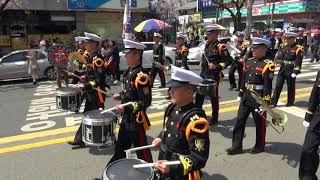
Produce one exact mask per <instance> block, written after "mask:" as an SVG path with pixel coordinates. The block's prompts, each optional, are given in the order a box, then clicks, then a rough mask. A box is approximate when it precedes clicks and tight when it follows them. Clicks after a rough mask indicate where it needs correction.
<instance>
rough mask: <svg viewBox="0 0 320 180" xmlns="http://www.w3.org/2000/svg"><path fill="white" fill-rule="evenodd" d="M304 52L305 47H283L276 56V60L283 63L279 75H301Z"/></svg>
mask: <svg viewBox="0 0 320 180" xmlns="http://www.w3.org/2000/svg"><path fill="white" fill-rule="evenodd" d="M303 51H304V49H303V46H300V45H298V44H294V45H292V46H289V45H281V46H280V49H279V50H278V53H277V55H276V59H278V60H280V63H281V67H280V70H279V74H281V75H285V76H291V74H292V73H295V74H300V70H301V65H302V57H303Z"/></svg>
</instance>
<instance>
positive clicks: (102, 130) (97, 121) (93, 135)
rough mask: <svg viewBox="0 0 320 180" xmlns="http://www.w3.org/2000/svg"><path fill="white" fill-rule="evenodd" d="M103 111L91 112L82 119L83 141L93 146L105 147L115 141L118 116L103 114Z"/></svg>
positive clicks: (108, 113) (110, 113)
mask: <svg viewBox="0 0 320 180" xmlns="http://www.w3.org/2000/svg"><path fill="white" fill-rule="evenodd" d="M101 111H102V110H91V111H88V112H86V113H84V114H83V117H82V140H83V142H84V143H85V144H87V145H91V146H103V145H106V144H105V143H106V142H107V141H108V140H109V141H111V143H110V145H112V144H113V140H114V137H115V135H114V124H115V121H116V115H115V114H114V113H113V112H107V113H104V114H101Z"/></svg>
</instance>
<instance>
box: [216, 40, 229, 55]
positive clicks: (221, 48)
mask: <svg viewBox="0 0 320 180" xmlns="http://www.w3.org/2000/svg"><path fill="white" fill-rule="evenodd" d="M218 48H219V54H220V56H222V51H225V50H226V49H227V48H228V45H227V44H223V43H220V44H218Z"/></svg>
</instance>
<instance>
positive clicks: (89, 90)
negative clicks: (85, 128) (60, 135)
mask: <svg viewBox="0 0 320 180" xmlns="http://www.w3.org/2000/svg"><path fill="white" fill-rule="evenodd" d="M84 34H85V37H86V38H87V43H86V49H87V52H88V53H89V54H90V55H89V57H88V60H87V64H82V63H80V62H79V63H78V64H79V67H82V68H85V75H83V76H81V80H82V81H84V82H85V84H84V90H85V99H86V103H85V108H84V111H83V112H84V113H85V112H87V111H91V110H96V109H99V108H104V100H105V95H104V94H102V93H101V91H97V90H96V89H98V90H104V89H105V67H104V61H103V57H102V55H101V54H100V51H99V43H100V42H101V40H102V39H101V37H100V36H98V35H96V34H92V33H86V32H85V33H84ZM68 144H70V145H72V146H76V147H74V148H79V147H80V148H83V147H85V144H84V142H83V141H82V124H81V125H80V127H79V129H78V131H77V133H76V135H75V138H74V140H73V141H70V142H68Z"/></svg>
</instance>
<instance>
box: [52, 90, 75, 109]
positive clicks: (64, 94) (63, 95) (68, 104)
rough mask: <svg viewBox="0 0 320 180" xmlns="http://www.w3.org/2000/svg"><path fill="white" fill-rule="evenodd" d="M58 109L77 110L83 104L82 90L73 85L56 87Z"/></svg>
mask: <svg viewBox="0 0 320 180" xmlns="http://www.w3.org/2000/svg"><path fill="white" fill-rule="evenodd" d="M56 105H57V109H63V110H72V111H76V110H79V109H80V106H81V92H80V91H77V90H76V89H74V88H71V87H60V88H58V89H56Z"/></svg>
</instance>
